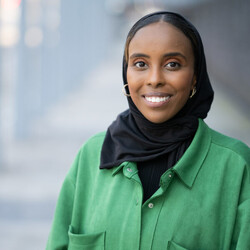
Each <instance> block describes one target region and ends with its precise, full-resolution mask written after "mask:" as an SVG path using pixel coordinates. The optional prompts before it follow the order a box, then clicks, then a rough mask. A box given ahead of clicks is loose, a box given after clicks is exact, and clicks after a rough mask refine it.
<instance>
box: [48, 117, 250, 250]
mask: <svg viewBox="0 0 250 250" xmlns="http://www.w3.org/2000/svg"><path fill="white" fill-rule="evenodd" d="M104 136H105V133H100V134H98V135H96V136H94V137H92V138H91V139H89V140H88V141H87V143H85V145H83V147H82V148H81V150H80V151H79V153H78V155H77V157H76V159H75V161H74V163H73V165H72V168H71V169H70V171H69V173H68V175H67V177H66V179H65V181H64V183H63V186H62V189H61V193H60V196H59V199H58V204H57V208H56V212H55V217H54V222H53V226H52V230H51V233H50V237H49V240H48V244H47V250H55V249H71V250H80V249H93V250H96V249H98V250H99V249H107V250H119V249H124V250H136V249H142V250H148V249H152V250H161V249H162V250H163V249H164V250H166V249H170V250H171V249H176V250H181V249H190V250H191V249H192V250H194V249H197V250H198V249H199V250H202V249H209V250H212V249H216V250H217V249H218V250H224V249H240V250H249V249H250V149H249V147H247V146H246V145H245V144H243V143H241V142H239V141H237V140H235V139H232V138H229V137H226V136H224V135H221V134H219V133H217V132H215V131H213V130H211V129H210V128H208V127H207V125H206V124H205V123H204V122H203V121H202V120H200V121H199V127H198V130H197V132H196V135H195V137H194V139H193V142H192V143H191V145H190V146H189V148H188V149H187V150H186V152H185V153H184V155H183V156H182V157H181V159H180V160H179V161H178V162H177V163H176V165H175V166H174V167H173V168H171V169H169V170H167V171H166V172H165V173H164V174H163V175H162V177H161V180H160V187H159V189H158V190H157V191H156V193H155V194H154V195H153V196H152V197H151V198H150V199H148V200H147V201H146V202H145V203H144V204H142V198H143V189H142V185H141V182H140V179H139V176H138V171H137V166H136V163H133V162H124V163H122V164H121V165H120V166H117V167H114V168H113V169H104V170H100V169H99V163H100V151H101V147H102V143H103V140H104Z"/></svg>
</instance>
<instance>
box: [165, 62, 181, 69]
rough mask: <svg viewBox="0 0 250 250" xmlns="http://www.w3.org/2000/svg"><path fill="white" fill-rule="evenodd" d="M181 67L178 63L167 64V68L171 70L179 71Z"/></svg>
mask: <svg viewBox="0 0 250 250" xmlns="http://www.w3.org/2000/svg"><path fill="white" fill-rule="evenodd" d="M180 66H181V65H180V64H179V63H178V62H169V63H167V64H166V67H167V68H170V69H177V68H179V67H180Z"/></svg>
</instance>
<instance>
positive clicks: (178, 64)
mask: <svg viewBox="0 0 250 250" xmlns="http://www.w3.org/2000/svg"><path fill="white" fill-rule="evenodd" d="M140 64H143V66H142V65H141V66H139V65H140ZM171 64H172V66H170V65H171ZM173 64H174V65H175V66H173ZM168 65H169V66H168ZM134 66H135V67H137V68H139V69H142V68H145V66H147V64H146V63H145V62H143V61H138V62H135V63H134ZM180 66H181V65H180V63H178V62H169V63H167V64H165V66H164V67H166V68H168V69H170V70H171V69H172V70H174V69H177V68H180Z"/></svg>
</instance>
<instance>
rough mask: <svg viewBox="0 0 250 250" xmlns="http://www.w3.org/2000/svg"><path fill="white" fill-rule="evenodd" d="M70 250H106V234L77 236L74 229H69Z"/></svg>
mask: <svg viewBox="0 0 250 250" xmlns="http://www.w3.org/2000/svg"><path fill="white" fill-rule="evenodd" d="M68 235H69V246H68V250H87V249H88V250H89V249H91V250H104V249H105V247H104V242H105V232H100V233H93V234H75V233H73V230H72V227H70V228H69V232H68Z"/></svg>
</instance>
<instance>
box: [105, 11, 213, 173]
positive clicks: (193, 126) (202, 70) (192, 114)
mask: <svg viewBox="0 0 250 250" xmlns="http://www.w3.org/2000/svg"><path fill="white" fill-rule="evenodd" d="M164 13H167V12H159V13H155V14H150V15H158V14H164ZM150 15H148V16H150ZM175 15H176V16H178V17H180V18H183V17H181V16H180V15H178V14H175ZM144 18H146V17H144ZM183 19H184V18H183ZM184 20H185V19H184ZM186 22H188V21H186ZM189 25H190V26H191V27H192V29H193V32H194V34H195V36H196V37H197V41H198V55H197V58H196V61H197V62H196V64H197V69H196V72H197V73H196V80H197V83H196V89H197V92H196V94H195V95H194V96H193V98H192V99H189V100H188V101H187V103H186V105H185V106H184V107H183V108H182V110H180V111H179V113H178V114H177V115H176V116H175V117H174V118H172V119H170V120H168V121H166V122H164V123H160V124H155V123H152V122H150V121H149V120H147V119H146V118H145V117H144V116H143V115H142V114H141V112H140V111H139V110H138V109H137V107H136V106H135V104H134V103H133V101H132V99H131V98H130V97H128V103H129V109H128V110H126V111H125V112H123V113H121V114H120V115H118V117H117V119H116V120H115V121H114V122H113V123H112V124H111V125H110V126H109V128H108V130H107V133H106V137H105V139H104V143H103V147H102V151H101V162H100V168H101V169H103V168H112V167H114V166H118V165H119V164H121V163H122V162H124V161H132V162H146V161H149V160H152V159H156V158H158V157H160V156H162V155H168V158H169V159H168V161H169V162H168V165H169V166H173V165H174V164H175V163H176V161H177V160H178V159H179V158H180V157H181V156H182V154H183V153H184V152H185V150H186V149H187V147H188V145H189V142H190V141H191V140H192V138H193V136H194V134H195V132H196V130H197V127H198V118H202V119H204V118H205V117H206V116H207V113H208V111H209V109H210V106H211V104H212V101H213V90H212V87H211V84H210V81H209V78H208V74H207V70H206V61H205V55H204V51H203V45H202V41H201V39H200V36H199V33H198V32H197V30H196V29H195V27H194V26H193V25H192V24H189ZM126 72H127V64H126V61H125V59H124V60H123V81H124V84H126V83H127V78H126ZM171 154H172V155H171ZM173 156H174V157H173ZM162 164H164V163H162Z"/></svg>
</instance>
